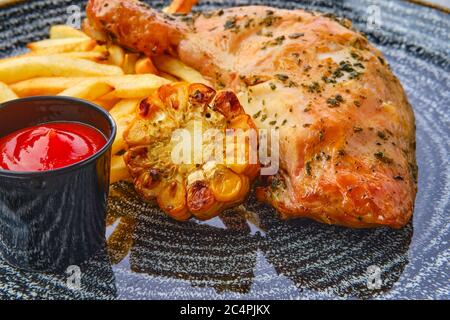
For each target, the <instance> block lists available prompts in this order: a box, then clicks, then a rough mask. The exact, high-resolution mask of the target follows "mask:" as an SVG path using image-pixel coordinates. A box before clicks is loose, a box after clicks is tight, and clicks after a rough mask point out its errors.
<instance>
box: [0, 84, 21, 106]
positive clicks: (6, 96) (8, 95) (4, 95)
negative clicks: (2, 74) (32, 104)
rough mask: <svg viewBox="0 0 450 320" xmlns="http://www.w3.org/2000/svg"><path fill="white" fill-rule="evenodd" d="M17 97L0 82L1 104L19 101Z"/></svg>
mask: <svg viewBox="0 0 450 320" xmlns="http://www.w3.org/2000/svg"><path fill="white" fill-rule="evenodd" d="M17 98H18V97H17V95H16V94H15V93H14V91H12V90H11V89H10V88H9V87H8V86H7V85H6V84H4V83H3V82H0V103H3V102H6V101H10V100H14V99H17Z"/></svg>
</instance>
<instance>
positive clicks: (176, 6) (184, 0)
mask: <svg viewBox="0 0 450 320" xmlns="http://www.w3.org/2000/svg"><path fill="white" fill-rule="evenodd" d="M197 2H198V0H173V1H172V3H171V4H170V6H168V7H166V8H164V9H163V11H164V12H165V13H189V12H191V10H192V7H193V6H195V5H196V4H197Z"/></svg>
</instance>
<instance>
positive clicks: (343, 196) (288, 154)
mask: <svg viewBox="0 0 450 320" xmlns="http://www.w3.org/2000/svg"><path fill="white" fill-rule="evenodd" d="M87 16H88V21H87V23H86V25H85V30H86V31H87V32H88V33H90V34H91V35H93V36H95V37H97V38H98V39H100V40H101V39H103V40H105V41H113V42H116V43H118V44H120V45H122V46H124V47H126V48H129V49H130V50H134V51H138V52H142V53H144V54H146V55H149V56H154V55H160V54H170V55H173V56H176V57H177V58H179V59H180V60H181V61H183V62H184V63H185V64H187V65H189V66H191V67H192V68H194V69H196V70H198V71H199V72H200V73H202V74H203V75H204V76H205V77H206V78H207V79H208V80H210V81H211V83H212V84H213V85H214V86H215V87H216V88H218V89H221V88H226V89H231V90H234V92H236V94H237V95H238V97H239V100H240V102H241V104H242V105H243V107H244V109H245V111H246V112H247V113H248V114H250V115H252V116H253V119H254V122H255V124H256V125H257V127H258V128H259V129H268V130H276V131H277V132H278V133H279V155H280V157H279V170H278V172H277V173H276V174H274V175H271V176H269V177H266V179H265V183H266V184H265V186H264V187H260V188H258V190H257V196H258V199H260V200H262V201H266V202H267V203H270V204H271V205H272V206H274V207H275V208H276V209H277V211H278V212H279V213H280V215H281V217H283V218H292V217H309V218H312V219H315V220H317V221H320V222H324V223H328V224H339V225H344V226H349V227H359V228H362V227H375V226H390V227H393V228H399V227H402V226H404V225H405V224H406V223H407V222H408V221H409V220H410V218H411V216H412V212H413V208H414V200H415V195H416V191H417V165H416V160H415V120H414V114H413V111H412V108H411V106H410V104H409V103H408V101H407V98H406V95H405V93H404V91H403V88H402V86H401V84H400V83H399V81H398V80H397V78H396V77H395V76H394V75H393V73H392V72H391V70H390V68H389V66H388V64H387V63H386V61H385V60H384V58H383V56H382V54H381V53H380V52H379V51H378V50H377V49H375V48H374V47H373V46H372V45H371V44H370V43H369V42H368V40H367V39H366V38H365V37H364V36H363V35H361V34H360V33H358V32H356V31H354V30H353V29H352V28H351V23H350V22H349V21H347V20H339V19H336V18H333V17H330V16H327V15H322V14H319V13H313V12H306V11H303V10H281V9H276V8H270V7H262V6H249V7H237V8H230V9H224V10H217V11H212V12H205V13H200V14H193V15H167V14H163V13H159V12H157V11H154V10H152V9H151V8H149V7H148V6H146V5H145V4H143V3H140V2H138V1H132V0H113V1H111V0H108V1H106V0H91V1H89V4H88V7H87Z"/></svg>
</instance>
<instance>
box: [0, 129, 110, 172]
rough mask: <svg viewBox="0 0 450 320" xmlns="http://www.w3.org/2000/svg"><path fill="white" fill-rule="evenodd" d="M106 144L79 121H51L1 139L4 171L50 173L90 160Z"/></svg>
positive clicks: (0, 167) (97, 134)
mask: <svg viewBox="0 0 450 320" xmlns="http://www.w3.org/2000/svg"><path fill="white" fill-rule="evenodd" d="M105 144H106V139H105V137H104V136H103V135H102V134H101V133H100V132H99V131H98V130H97V129H94V128H92V127H90V126H87V125H84V124H81V123H78V122H51V123H46V124H41V125H37V126H33V127H29V128H25V129H21V130H19V131H16V132H14V133H11V134H9V135H7V136H5V137H3V138H0V169H4V170H11V171H26V172H32V171H47V170H53V169H58V168H63V167H67V166H70V165H72V164H75V163H77V162H80V161H82V160H84V159H87V158H89V157H90V156H92V155H93V154H95V153H96V152H97V151H99V150H100V149H101V148H102V147H103V146H104V145H105Z"/></svg>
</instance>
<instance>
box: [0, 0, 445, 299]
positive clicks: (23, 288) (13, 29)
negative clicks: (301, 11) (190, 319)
mask: <svg viewBox="0 0 450 320" xmlns="http://www.w3.org/2000/svg"><path fill="white" fill-rule="evenodd" d="M200 2H201V3H202V4H201V5H200V6H199V7H198V8H197V9H212V8H217V7H225V6H233V5H245V4H249V3H252V4H270V5H272V6H276V7H283V8H307V9H313V10H320V11H323V12H328V13H334V14H336V15H338V16H344V17H346V18H349V19H351V20H352V21H353V22H354V25H355V27H356V28H357V29H358V30H361V31H363V32H365V33H366V34H367V35H368V36H369V38H370V40H371V41H373V42H374V43H375V44H376V46H377V47H378V48H380V49H381V50H382V51H383V53H384V54H385V56H386V58H387V60H388V61H389V63H390V64H391V67H392V69H393V70H394V73H395V74H396V75H397V76H398V77H399V78H400V80H401V82H402V84H403V86H404V87H405V89H406V91H407V94H408V97H409V100H410V102H411V104H412V105H413V107H414V110H415V114H416V121H417V158H418V164H419V192H418V195H417V200H416V208H415V213H414V219H413V222H412V223H410V224H409V225H408V226H407V227H405V228H403V229H402V230H390V229H374V230H351V229H345V228H341V227H335V226H325V225H320V224H318V223H315V222H311V221H305V220H297V221H289V222H282V221H279V220H278V219H277V218H276V216H275V214H274V212H273V211H272V210H271V209H270V208H268V207H266V206H264V205H261V204H258V203H256V202H255V200H254V198H253V197H252V198H250V199H249V201H248V202H247V203H246V204H245V207H246V210H245V211H244V212H240V213H239V214H237V213H236V212H229V213H226V214H224V215H222V217H220V218H216V219H214V220H212V221H209V222H207V223H199V222H197V221H190V222H188V223H178V222H174V221H172V220H170V219H168V218H167V217H165V216H164V215H162V214H161V213H160V212H158V211H157V210H156V209H154V208H152V207H150V206H149V205H146V204H144V203H142V202H140V201H139V200H138V199H137V198H136V196H135V194H134V192H133V190H132V189H131V188H130V186H129V185H126V184H118V185H115V186H114V187H113V188H112V195H111V203H110V218H109V219H110V220H111V221H113V220H114V219H113V217H123V218H122V219H121V220H120V222H119V221H116V222H114V224H113V225H112V226H111V227H109V229H108V235H110V234H111V233H112V232H113V231H114V233H113V237H114V238H115V239H118V238H123V239H122V240H121V241H116V242H115V241H111V243H112V244H113V245H112V246H111V247H110V251H111V252H113V253H114V254H113V255H112V257H113V259H112V260H113V261H112V262H113V263H110V261H109V259H108V256H107V255H106V254H105V252H100V253H99V254H98V256H96V257H94V258H92V260H91V261H88V262H86V263H85V264H84V265H83V266H80V267H81V271H82V278H81V290H79V291H77V290H72V289H69V288H68V287H67V285H66V282H67V275H64V274H63V275H56V274H36V273H25V272H21V271H18V270H16V269H13V268H11V267H9V266H8V265H7V264H6V263H4V262H2V261H1V260H0V298H7V299H8V298H9V299H13V298H88V299H92V298H100V299H108V298H119V299H224V298H235V299H245V298H251V299H305V298H306V299H313V298H320V299H329V298H337V299H343V298H376V299H389V298H427V299H431V298H441V299H442V298H443V299H449V298H450V282H449V278H450V268H449V261H450V250H449V240H450V219H449V214H450V202H449V198H450V163H449V159H450V117H449V108H450V107H449V106H450V90H449V89H450V58H449V57H450V33H449V32H448V31H449V30H450V19H449V16H448V14H446V13H444V12H441V11H439V10H435V9H432V8H426V7H421V6H418V5H416V4H412V3H408V2H405V1H400V0H397V1H381V0H378V1H375V0H362V1H361V0H315V1H280V0H278V1H275V0H274V1H269V0H267V1H245V0H235V1H218V0H215V1H200ZM150 4H151V5H152V6H154V7H156V8H162V7H163V5H164V4H165V3H164V1H150ZM73 5H78V6H79V7H78V8H80V9H79V10H80V12H81V13H82V12H83V10H84V1H69V0H58V1H56V0H53V1H51V0H50V1H29V2H27V3H18V4H15V5H11V6H8V7H6V8H0V56H1V57H4V56H9V55H12V54H17V53H19V52H21V51H23V50H24V47H25V45H26V43H28V42H30V41H33V40H38V39H42V38H45V37H47V34H48V28H49V27H50V26H51V25H52V24H56V23H65V22H67V19H68V17H69V16H70V15H72V16H71V17H72V18H71V19H72V21H73V19H75V21H76V13H77V7H74V6H73ZM74 13H75V15H73V14H74ZM399 17H401V19H399ZM374 22H375V25H374ZM119 243H122V244H123V243H126V244H129V247H125V248H123V247H120V246H119V245H118V244H119ZM377 280H380V281H381V282H379V281H378V282H377ZM377 284H379V286H377Z"/></svg>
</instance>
